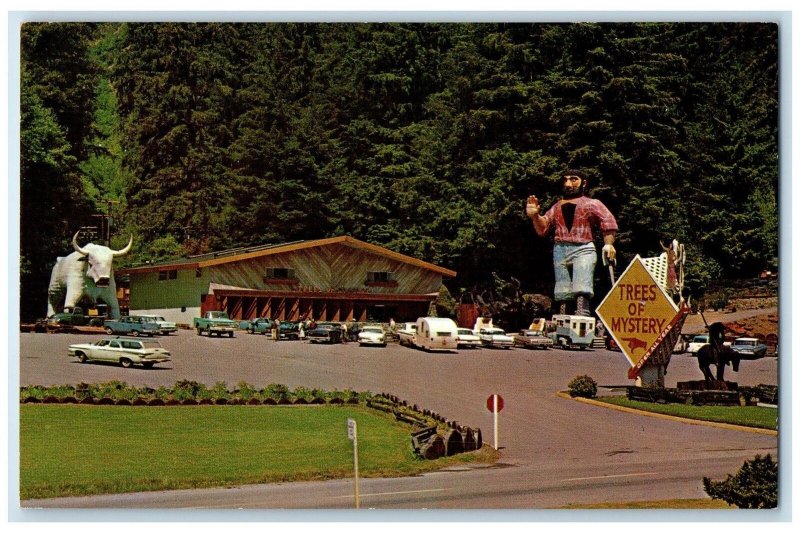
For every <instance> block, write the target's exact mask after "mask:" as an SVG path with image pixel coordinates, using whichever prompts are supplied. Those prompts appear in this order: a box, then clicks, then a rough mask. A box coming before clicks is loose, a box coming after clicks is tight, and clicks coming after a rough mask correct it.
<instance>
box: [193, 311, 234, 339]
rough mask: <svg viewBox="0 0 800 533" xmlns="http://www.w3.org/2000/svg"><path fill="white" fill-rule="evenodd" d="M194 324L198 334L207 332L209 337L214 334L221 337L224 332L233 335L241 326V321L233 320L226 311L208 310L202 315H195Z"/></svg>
mask: <svg viewBox="0 0 800 533" xmlns="http://www.w3.org/2000/svg"><path fill="white" fill-rule="evenodd" d="M193 325H194V328H195V329H196V330H197V334H198V335H202V334H203V333H206V334H208V336H209V337H211V336H212V335H219V336H220V337H221V336H222V335H223V334H227V335H228V337H233V332H234V331H236V330H237V329H238V327H239V323H238V322H236V321H235V320H231V319H230V318H229V317H228V313H226V312H225V311H208V312H206V314H205V315H203V316H202V317H195V318H194V321H193Z"/></svg>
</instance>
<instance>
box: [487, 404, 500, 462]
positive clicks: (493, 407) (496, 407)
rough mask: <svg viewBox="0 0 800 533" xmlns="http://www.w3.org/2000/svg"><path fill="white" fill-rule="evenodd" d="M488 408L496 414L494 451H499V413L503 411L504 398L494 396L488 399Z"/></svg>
mask: <svg viewBox="0 0 800 533" xmlns="http://www.w3.org/2000/svg"><path fill="white" fill-rule="evenodd" d="M486 408H487V409H488V410H489V412H491V413H493V414H494V449H495V450H497V449H498V446H497V413H499V412H500V411H502V410H503V397H502V396H500V395H499V394H492V395H491V396H489V397H488V398H486Z"/></svg>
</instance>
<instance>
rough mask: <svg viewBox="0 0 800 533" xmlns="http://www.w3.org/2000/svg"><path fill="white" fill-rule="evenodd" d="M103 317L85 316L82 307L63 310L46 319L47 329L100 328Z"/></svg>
mask: <svg viewBox="0 0 800 533" xmlns="http://www.w3.org/2000/svg"><path fill="white" fill-rule="evenodd" d="M104 320H105V317H104V316H100V315H97V314H95V315H85V314H83V308H82V307H73V308H71V309H70V308H69V307H66V308H64V311H62V312H61V313H56V314H54V315H51V316H49V317H47V323H46V327H47V329H51V330H52V329H59V328H63V327H70V326H102V325H103V321H104Z"/></svg>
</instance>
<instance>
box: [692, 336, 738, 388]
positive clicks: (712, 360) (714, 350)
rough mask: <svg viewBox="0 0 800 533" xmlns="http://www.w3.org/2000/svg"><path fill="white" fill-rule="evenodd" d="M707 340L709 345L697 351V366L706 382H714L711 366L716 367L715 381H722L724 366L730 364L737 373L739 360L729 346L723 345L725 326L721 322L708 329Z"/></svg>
mask: <svg viewBox="0 0 800 533" xmlns="http://www.w3.org/2000/svg"><path fill="white" fill-rule="evenodd" d="M708 340H709V344H706V345H705V346H703V347H702V348H700V349H699V350H698V351H697V364H698V366H699V367H700V371H701V372H703V376H704V377H705V379H706V381H708V382H711V381H715V379H714V374H712V373H711V368H710V366H711V365H715V366H716V367H717V374H716V381H724V375H725V365H727V364H730V365H731V367H732V368H733V371H734V372H738V371H739V361H740V360H741V358H740V357H739V354H738V353H736V352H735V351H734V350H733V349H732V348H731V347H730V346H725V345H724V344H723V343H724V340H725V326H724V325H723V324H722V323H721V322H714V323H713V324H711V325H710V326H709V327H708Z"/></svg>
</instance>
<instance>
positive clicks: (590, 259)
mask: <svg viewBox="0 0 800 533" xmlns="http://www.w3.org/2000/svg"><path fill="white" fill-rule="evenodd" d="M596 264H597V251H596V250H595V247H594V243H591V242H587V243H586V244H573V243H564V242H557V243H555V245H554V246H553V269H554V271H555V275H556V276H555V277H556V287H555V290H554V291H553V293H554V294H553V296H554V298H555V300H556V301H557V302H558V301H568V300H574V299H575V298H576V297H577V296H578V295H579V294H582V295H586V296H588V297H589V298H591V297H592V296H594V283H593V277H594V267H595V265H596ZM570 274H571V275H570Z"/></svg>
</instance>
